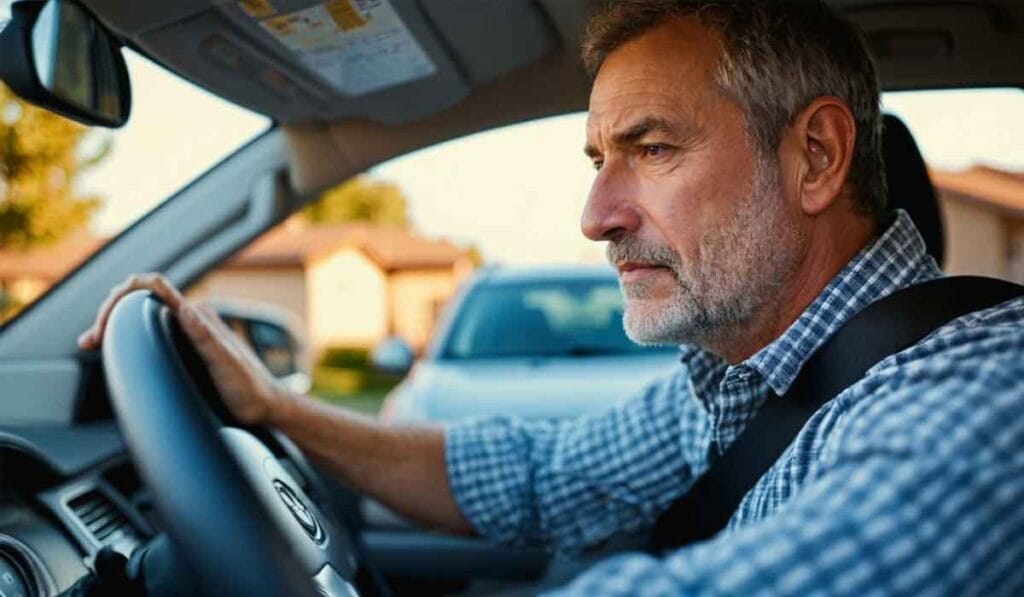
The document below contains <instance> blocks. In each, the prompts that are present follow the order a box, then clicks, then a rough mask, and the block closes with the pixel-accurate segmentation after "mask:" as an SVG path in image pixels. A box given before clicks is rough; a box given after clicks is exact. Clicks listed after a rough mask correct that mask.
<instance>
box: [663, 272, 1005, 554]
mask: <svg viewBox="0 0 1024 597" xmlns="http://www.w3.org/2000/svg"><path fill="white" fill-rule="evenodd" d="M1020 296H1024V287H1022V286H1019V285H1017V284H1013V283H1010V282H1005V281H1003V280H996V279H993V278H983V277H974V276H958V277H948V278H938V279H935V280H930V281H927V282H923V283H921V284H917V285H914V286H911V287H908V288H905V289H903V290H899V291H897V292H895V293H893V294H891V295H889V296H887V297H885V298H882V299H880V300H878V301H876V302H874V303H872V304H871V305H868V306H867V307H866V308H865V309H863V310H862V311H860V312H859V313H857V314H856V315H854V316H853V317H852V318H850V320H849V321H847V322H846V323H845V324H844V325H843V326H842V327H841V328H840V329H839V330H838V331H837V332H836V333H835V334H833V335H832V337H831V338H829V340H827V341H826V342H825V343H824V344H822V346H821V347H819V348H818V350H817V351H815V353H814V354H813V355H812V356H811V358H810V359H808V360H807V362H806V363H805V364H804V366H803V367H802V368H801V369H800V373H799V375H798V376H797V378H796V380H795V381H794V383H793V385H792V386H791V387H790V390H789V391H788V392H786V394H785V395H784V396H782V397H769V398H768V400H767V401H766V402H765V404H764V405H763V406H762V407H761V409H760V411H759V412H758V414H757V415H756V416H755V417H754V419H753V420H752V421H751V422H750V423H749V424H748V425H747V427H746V429H745V430H744V432H743V433H742V434H741V435H740V436H739V438H737V439H736V441H735V442H733V444H732V445H731V446H730V447H729V448H728V449H727V450H726V451H725V452H724V453H723V454H722V456H721V457H720V458H718V459H714V460H713V461H712V465H711V468H710V469H709V470H708V472H706V473H705V474H704V475H703V476H702V477H701V478H700V479H698V481H697V483H695V484H694V486H693V487H692V488H691V489H690V491H689V492H687V493H686V494H685V495H683V496H681V497H680V498H679V499H678V500H676V502H674V503H673V504H672V506H671V507H670V508H669V509H668V511H666V512H665V513H664V514H662V516H661V517H660V518H659V519H658V521H657V523H656V524H655V527H654V530H653V532H652V535H651V547H652V549H653V550H654V551H664V550H666V549H670V548H675V547H679V546H682V545H686V544H688V543H693V542H696V541H701V540H704V539H708V538H710V537H712V536H714V535H715V534H717V533H718V532H719V531H720V530H722V529H724V528H725V526H726V524H728V522H729V519H730V518H731V517H732V515H733V513H734V512H735V511H736V509H737V508H738V507H739V504H740V501H741V500H742V499H743V496H744V495H746V493H747V492H748V491H750V489H752V488H753V487H754V485H755V484H756V483H757V481H758V480H759V479H760V478H761V477H762V476H763V475H764V473H765V472H767V471H768V469H769V468H770V467H771V466H772V464H774V463H775V461H776V460H778V459H779V457H780V456H781V455H782V453H783V452H784V451H785V449H786V447H787V446H789V444H790V443H791V442H792V441H793V439H795V438H796V435H797V434H798V433H799V432H800V430H801V429H802V428H803V426H804V424H805V423H806V422H807V419H809V418H810V416H811V415H812V414H814V412H815V411H816V410H818V409H819V408H820V407H821V406H822V405H823V404H825V403H826V402H828V401H829V400H831V399H832V398H834V397H836V396H837V395H839V394H840V393H841V392H842V391H843V390H845V389H846V388H848V387H850V386H852V385H853V384H855V383H856V382H857V381H858V380H860V379H861V378H862V377H864V374H865V373H867V371H868V370H869V369H871V367H873V366H874V365H876V364H878V363H879V362H881V361H882V360H883V359H885V358H886V357H888V356H889V355H892V354H896V353H898V352H901V351H903V350H905V349H907V348H909V347H911V346H913V345H914V344H916V343H918V342H920V341H921V340H923V339H924V338H925V337H927V336H928V335H929V334H931V333H932V332H934V331H935V330H937V329H938V328H940V327H942V326H943V325H945V324H947V323H949V322H951V321H953V320H954V319H957V318H959V317H961V316H963V315H967V314H968V313H973V312H976V311H980V310H983V309H986V308H989V307H994V306H996V305H998V304H1001V303H1004V302H1006V301H1008V300H1011V299H1014V298H1017V297H1020Z"/></svg>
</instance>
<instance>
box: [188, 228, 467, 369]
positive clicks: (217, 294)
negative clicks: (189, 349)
mask: <svg viewBox="0 0 1024 597" xmlns="http://www.w3.org/2000/svg"><path fill="white" fill-rule="evenodd" d="M473 267H474V264H473V261H472V259H471V257H470V256H469V254H468V253H467V252H466V251H464V250H462V249H460V248H459V247H457V246H455V245H454V244H452V243H450V242H448V241H443V240H430V239H426V238H423V237H421V236H419V235H417V234H415V233H413V232H411V231H409V230H406V229H403V228H399V227H385V226H375V225H369V224H341V225H328V226H325V225H312V224H307V223H306V222H305V221H303V220H301V219H299V218H292V219H290V220H288V221H287V222H285V223H284V224H282V225H280V226H278V227H276V228H274V229H273V230H271V231H269V232H267V233H266V234H264V235H263V236H262V237H260V238H259V239H258V240H256V241H255V242H254V243H253V244H251V245H249V246H248V247H246V248H245V249H243V250H242V252H241V253H239V254H238V255H237V256H235V257H234V258H232V259H230V260H229V261H227V262H226V263H225V264H223V265H222V266H220V267H218V268H217V269H216V270H214V271H213V272H211V273H209V274H207V275H206V276H204V277H203V279H202V280H201V281H200V282H199V283H198V284H197V285H195V286H194V287H193V288H191V289H190V291H189V294H190V295H191V296H194V297H197V298H211V299H227V300H230V299H245V300H249V301H253V300H255V301H261V302H265V303H272V304H274V305H277V306H279V307H282V308H284V309H287V310H288V311H291V312H292V313H294V314H295V315H296V316H297V317H298V319H299V320H300V321H301V322H302V325H303V327H304V330H303V331H304V332H305V333H306V339H307V340H308V342H309V344H310V345H311V347H312V349H313V351H314V353H319V352H320V351H321V350H322V349H324V348H326V347H329V346H344V347H371V346H373V345H374V344H376V343H377V342H378V341H380V340H382V339H383V338H385V337H387V336H391V335H397V336H401V337H402V338H404V339H405V340H407V341H408V342H409V343H410V344H412V345H413V347H415V348H417V349H418V348H422V347H423V346H424V345H425V344H426V342H427V340H428V338H429V336H430V332H431V330H432V329H433V326H434V322H435V321H436V319H437V316H438V314H439V313H440V310H441V308H442V306H443V305H444V303H445V302H447V300H448V299H449V298H450V297H451V296H452V295H453V294H454V292H455V290H456V288H457V286H458V284H459V282H460V281H462V279H463V278H465V277H466V276H467V275H468V274H469V273H470V272H471V271H472V269H473Z"/></svg>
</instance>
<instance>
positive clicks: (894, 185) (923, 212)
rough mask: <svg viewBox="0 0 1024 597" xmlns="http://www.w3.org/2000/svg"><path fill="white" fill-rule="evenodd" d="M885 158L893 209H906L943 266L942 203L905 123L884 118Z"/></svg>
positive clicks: (890, 116) (887, 116) (929, 249)
mask: <svg viewBox="0 0 1024 597" xmlns="http://www.w3.org/2000/svg"><path fill="white" fill-rule="evenodd" d="M883 126H884V129H883V134H882V154H883V156H884V159H885V180H886V183H887V185H888V187H889V207H890V209H904V210H906V211H907V213H908V214H910V218H911V219H912V220H913V221H914V224H915V225H917V228H918V230H920V231H921V236H922V237H924V243H925V246H927V247H928V253H929V254H930V255H931V256H932V257H934V258H935V261H937V262H938V264H939V265H940V266H941V265H942V263H943V259H944V258H945V256H946V242H945V227H944V225H943V222H942V212H941V211H940V210H939V200H938V198H937V197H936V195H935V188H934V187H932V183H931V180H929V178H928V170H927V168H926V167H925V165H924V158H922V157H921V152H920V151H919V150H918V148H917V143H916V142H914V137H913V135H911V134H910V130H909V129H908V128H907V126H906V125H905V124H903V121H901V120H900V119H899V118H897V117H895V116H893V115H892V114H886V115H885V116H884V117H883Z"/></svg>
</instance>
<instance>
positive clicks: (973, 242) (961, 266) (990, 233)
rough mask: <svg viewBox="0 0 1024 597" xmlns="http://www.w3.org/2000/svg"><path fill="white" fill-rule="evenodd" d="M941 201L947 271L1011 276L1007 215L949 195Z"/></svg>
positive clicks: (999, 276) (955, 273)
mask: <svg viewBox="0 0 1024 597" xmlns="http://www.w3.org/2000/svg"><path fill="white" fill-rule="evenodd" d="M939 204H940V206H941V207H942V215H943V217H944V218H945V223H946V267H945V270H946V272H947V273H949V274H953V275H957V274H974V275H980V276H993V277H996V278H1007V277H1009V276H1010V273H1011V271H1010V270H1011V268H1010V238H1009V223H1008V221H1007V220H1006V217H1005V216H1002V215H1000V214H998V213H996V212H993V211H992V210H991V208H985V207H982V206H980V205H977V204H973V203H970V202H968V201H964V200H962V199H958V198H956V197H955V196H950V195H946V194H943V195H942V196H941V197H940V199H939Z"/></svg>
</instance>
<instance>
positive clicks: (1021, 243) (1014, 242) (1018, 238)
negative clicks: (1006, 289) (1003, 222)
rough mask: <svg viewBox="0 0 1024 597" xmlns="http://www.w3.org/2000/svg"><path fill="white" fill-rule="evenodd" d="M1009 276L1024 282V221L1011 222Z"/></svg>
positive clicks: (1019, 282)
mask: <svg viewBox="0 0 1024 597" xmlns="http://www.w3.org/2000/svg"><path fill="white" fill-rule="evenodd" d="M1009 278H1010V280H1013V281H1014V282H1017V283H1018V284H1024V221H1016V222H1013V223H1011V224H1010V263H1009Z"/></svg>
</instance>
